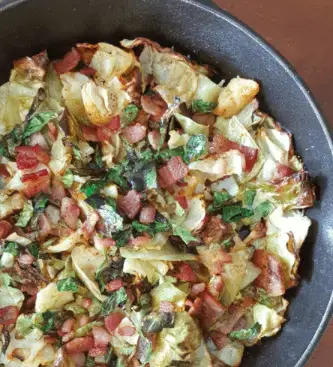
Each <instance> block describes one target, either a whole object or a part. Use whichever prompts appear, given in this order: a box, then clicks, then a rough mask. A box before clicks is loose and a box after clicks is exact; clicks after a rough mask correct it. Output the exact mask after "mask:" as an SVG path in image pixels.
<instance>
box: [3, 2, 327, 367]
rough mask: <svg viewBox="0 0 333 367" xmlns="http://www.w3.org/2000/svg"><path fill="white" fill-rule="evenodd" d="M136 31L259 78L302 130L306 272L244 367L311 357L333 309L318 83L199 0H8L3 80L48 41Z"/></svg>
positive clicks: (62, 44) (292, 125)
mask: <svg viewBox="0 0 333 367" xmlns="http://www.w3.org/2000/svg"><path fill="white" fill-rule="evenodd" d="M205 2H207V0H206V1H205ZM136 36H145V37H150V38H152V39H154V40H156V41H159V42H161V43H162V44H164V45H167V46H172V45H174V46H175V48H176V50H179V51H182V52H184V53H185V54H189V55H191V56H192V57H194V58H196V59H199V60H200V61H202V62H205V63H210V64H212V65H214V66H216V67H217V68H218V70H219V71H220V73H221V75H222V76H223V77H226V78H229V77H231V76H236V75H241V76H247V77H250V78H255V79H257V80H259V81H260V83H261V87H262V89H261V102H262V103H263V106H264V109H266V110H267V111H268V112H270V113H271V115H272V116H274V117H275V118H276V119H277V120H278V121H279V122H280V123H281V124H282V125H283V126H285V127H286V128H288V129H289V130H290V131H291V132H292V133H293V134H294V137H295V139H296V148H297V151H298V152H299V154H300V155H302V157H303V158H304V160H305V162H306V166H307V167H308V169H309V171H310V173H311V176H312V177H313V178H314V181H315V182H316V184H317V185H318V186H319V187H320V197H319V199H320V201H318V202H317V204H316V206H315V207H314V208H313V209H311V210H310V211H309V212H308V214H309V216H310V217H311V218H312V220H313V225H312V228H311V232H310V234H309V237H308V239H307V240H306V243H305V244H304V247H303V250H302V263H301V268H300V275H301V277H302V280H301V282H300V285H299V287H298V288H296V289H294V290H292V291H290V292H289V293H288V299H289V301H290V302H291V304H290V307H289V311H288V318H289V319H290V320H289V322H288V323H287V324H286V325H285V326H284V327H283V330H282V332H280V334H279V335H278V336H277V337H275V338H269V339H267V340H265V341H264V342H263V343H262V344H261V345H258V346H256V347H253V348H251V349H248V351H247V353H246V357H245V358H244V362H243V366H244V367H247V366H257V367H264V366H265V367H267V366H271V367H274V366H275V367H282V366H283V367H291V366H302V365H303V364H304V363H305V361H306V358H307V357H308V355H309V353H310V352H311V351H312V349H313V348H314V346H315V344H316V342H317V341H318V338H319V336H320V335H321V333H322V331H323V329H324V327H325V325H326V324H327V322H328V319H329V315H330V314H331V311H332V268H333V256H332V254H333V250H332V249H333V247H332V236H333V216H332V214H331V213H332V206H333V175H332V172H333V160H332V143H331V139H330V136H329V133H328V132H327V130H326V127H325V124H324V122H323V120H322V117H321V115H320V113H319V112H318V110H317V108H316V107H315V105H314V102H313V100H312V99H311V96H309V93H308V91H307V90H306V88H305V87H304V86H303V85H302V83H301V82H300V81H299V79H298V78H297V77H296V76H295V74H294V73H293V71H292V70H291V69H290V67H289V66H288V65H287V64H285V63H284V61H282V60H281V58H280V57H279V56H277V55H276V54H275V53H274V52H273V51H272V50H271V49H270V48H269V47H267V46H266V44H265V43H263V41H262V40H261V39H259V38H257V36H256V35H254V34H253V33H252V32H251V31H249V30H248V29H247V28H245V27H244V26H241V25H239V23H237V22H236V21H235V20H234V19H233V18H231V17H229V16H228V15H226V14H225V13H222V12H219V13H216V12H214V11H210V10H208V9H207V8H203V7H201V6H200V5H198V4H194V3H192V2H191V1H189V0H57V1H54V0H29V1H24V0H23V1H16V2H14V1H2V2H1V5H0V66H1V68H0V79H1V82H4V81H6V80H7V79H8V72H9V70H10V65H11V61H12V60H13V59H15V58H19V57H22V56H25V55H29V54H33V53H35V52H38V51H40V50H42V49H44V48H47V49H48V50H49V54H50V56H51V57H56V56H61V55H62V54H63V53H64V52H65V51H66V50H68V48H69V47H70V46H71V45H73V44H74V43H75V42H78V41H79V42H83V41H85V42H96V41H106V42H115V43H117V42H118V41H119V40H120V39H122V38H125V37H127V38H132V37H136Z"/></svg>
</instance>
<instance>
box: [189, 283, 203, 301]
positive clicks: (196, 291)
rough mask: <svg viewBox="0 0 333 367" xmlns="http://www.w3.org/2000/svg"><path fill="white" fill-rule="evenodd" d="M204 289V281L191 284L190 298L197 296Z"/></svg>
mask: <svg viewBox="0 0 333 367" xmlns="http://www.w3.org/2000/svg"><path fill="white" fill-rule="evenodd" d="M205 289H206V284H205V283H197V284H193V286H192V289H191V293H190V296H191V297H192V298H195V297H197V296H198V295H199V294H200V293H201V292H203V291H204V290H205Z"/></svg>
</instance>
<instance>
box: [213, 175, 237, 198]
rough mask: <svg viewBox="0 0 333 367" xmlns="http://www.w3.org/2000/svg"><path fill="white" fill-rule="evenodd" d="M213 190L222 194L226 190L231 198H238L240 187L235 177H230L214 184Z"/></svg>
mask: <svg viewBox="0 0 333 367" xmlns="http://www.w3.org/2000/svg"><path fill="white" fill-rule="evenodd" d="M211 189H212V191H213V192H214V191H215V192H221V191H223V190H226V191H227V192H228V193H229V194H230V195H231V196H236V195H237V194H238V191H239V186H238V184H237V182H236V180H235V178H234V176H230V177H226V178H223V179H222V180H219V181H216V182H214V183H212V185H211Z"/></svg>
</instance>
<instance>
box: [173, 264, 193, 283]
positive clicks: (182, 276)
mask: <svg viewBox="0 0 333 367" xmlns="http://www.w3.org/2000/svg"><path fill="white" fill-rule="evenodd" d="M176 278H178V279H179V280H181V281H183V282H191V283H194V282H196V281H197V280H198V276H197V275H196V274H195V272H194V271H193V270H192V268H191V266H190V265H189V264H187V263H181V264H179V265H178V271H177V273H176Z"/></svg>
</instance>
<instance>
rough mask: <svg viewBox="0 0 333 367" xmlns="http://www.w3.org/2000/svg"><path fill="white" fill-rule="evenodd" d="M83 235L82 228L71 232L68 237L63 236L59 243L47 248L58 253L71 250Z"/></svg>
mask: <svg viewBox="0 0 333 367" xmlns="http://www.w3.org/2000/svg"><path fill="white" fill-rule="evenodd" d="M81 236H82V231H81V228H79V229H77V230H76V231H75V232H73V233H71V234H70V235H69V236H68V237H66V238H61V239H60V240H59V242H58V243H56V244H55V245H52V246H48V247H47V248H46V251H47V252H51V253H58V252H63V251H70V250H71V249H72V248H73V247H74V246H75V245H76V244H77V243H78V242H79V241H80V240H81Z"/></svg>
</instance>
